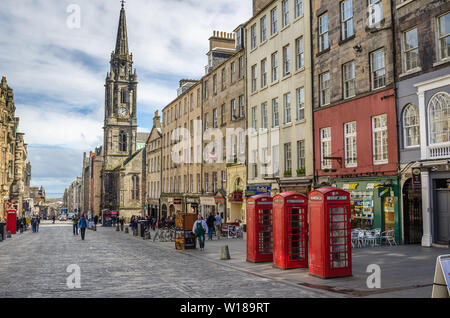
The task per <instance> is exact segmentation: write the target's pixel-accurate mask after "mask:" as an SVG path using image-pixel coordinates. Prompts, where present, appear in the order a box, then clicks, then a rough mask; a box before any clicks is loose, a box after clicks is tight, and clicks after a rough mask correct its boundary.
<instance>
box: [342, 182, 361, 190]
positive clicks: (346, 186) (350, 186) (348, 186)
mask: <svg viewBox="0 0 450 318" xmlns="http://www.w3.org/2000/svg"><path fill="white" fill-rule="evenodd" d="M357 187H358V183H352V184H344V186H343V187H342V189H343V190H356V188H357Z"/></svg>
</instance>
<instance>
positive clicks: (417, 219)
mask: <svg viewBox="0 0 450 318" xmlns="http://www.w3.org/2000/svg"><path fill="white" fill-rule="evenodd" d="M422 220H423V218H422V192H421V190H415V189H414V188H413V186H412V179H408V180H407V181H406V182H405V185H404V186H403V223H404V228H405V230H404V231H405V244H420V243H421V242H422V235H423V221H422Z"/></svg>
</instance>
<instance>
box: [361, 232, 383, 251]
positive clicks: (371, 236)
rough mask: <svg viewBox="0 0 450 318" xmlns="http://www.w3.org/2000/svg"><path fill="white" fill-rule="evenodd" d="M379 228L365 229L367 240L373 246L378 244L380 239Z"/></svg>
mask: <svg viewBox="0 0 450 318" xmlns="http://www.w3.org/2000/svg"><path fill="white" fill-rule="evenodd" d="M378 230H379V229H375V230H371V231H365V237H364V238H365V240H366V242H368V243H370V244H371V246H372V247H375V246H377V245H378V244H377V242H378V241H379V239H380V232H381V230H379V231H378Z"/></svg>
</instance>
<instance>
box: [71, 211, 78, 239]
mask: <svg viewBox="0 0 450 318" xmlns="http://www.w3.org/2000/svg"><path fill="white" fill-rule="evenodd" d="M78 221H79V219H78V215H76V214H75V215H74V216H73V218H72V224H73V226H72V227H73V235H78Z"/></svg>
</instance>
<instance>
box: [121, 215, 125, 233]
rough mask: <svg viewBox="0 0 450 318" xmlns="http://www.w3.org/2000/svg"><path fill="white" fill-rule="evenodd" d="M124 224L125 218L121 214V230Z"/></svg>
mask: <svg viewBox="0 0 450 318" xmlns="http://www.w3.org/2000/svg"><path fill="white" fill-rule="evenodd" d="M124 225H125V219H124V218H123V216H122V217H121V218H120V230H121V231H122V232H123V227H124Z"/></svg>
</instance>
